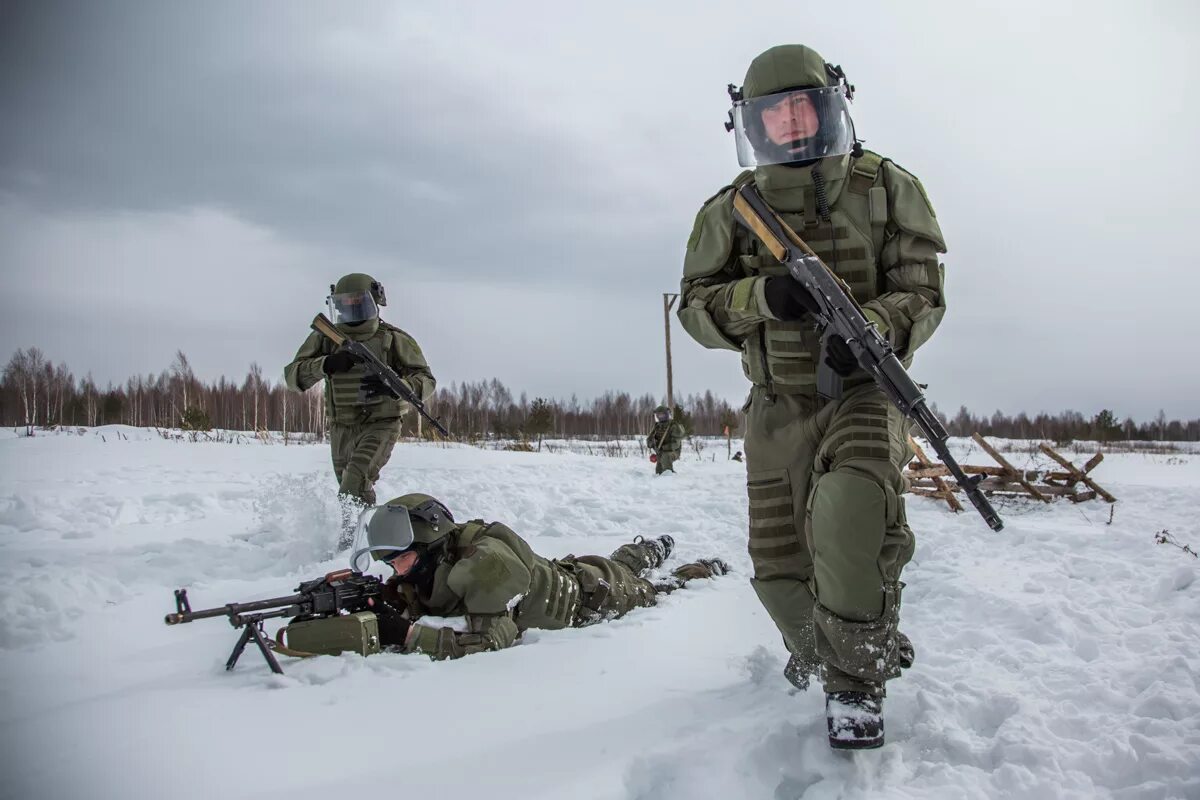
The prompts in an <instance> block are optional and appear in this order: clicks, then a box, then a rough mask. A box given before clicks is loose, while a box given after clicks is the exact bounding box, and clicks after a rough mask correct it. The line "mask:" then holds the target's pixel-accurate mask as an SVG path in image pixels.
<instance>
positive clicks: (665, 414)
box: [654, 411, 671, 422]
mask: <svg viewBox="0 0 1200 800" xmlns="http://www.w3.org/2000/svg"><path fill="white" fill-rule="evenodd" d="M670 418H671V412H670V411H655V412H654V421H655V422H666V421H667V420H669V419H670Z"/></svg>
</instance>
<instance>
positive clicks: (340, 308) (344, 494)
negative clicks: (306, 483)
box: [283, 273, 436, 549]
mask: <svg viewBox="0 0 1200 800" xmlns="http://www.w3.org/2000/svg"><path fill="white" fill-rule="evenodd" d="M329 289H330V294H329V298H328V303H329V314H330V319H331V320H332V321H333V323H334V324H335V325H336V326H337V328H338V330H339V331H341V332H342V333H344V334H346V336H348V337H350V338H351V339H354V340H355V341H359V342H362V343H364V344H365V345H366V346H367V347H369V348H370V349H371V350H372V351H374V352H375V354H376V355H378V356H379V357H380V358H381V359H382V360H383V361H384V363H386V364H387V365H388V366H390V367H391V368H392V369H394V370H395V371H396V373H397V374H398V375H399V376H400V377H401V379H403V380H404V382H405V383H407V384H408V386H409V389H411V391H412V393H413V394H414V395H415V396H417V397H419V398H421V401H422V402H424V401H425V400H426V399H428V398H429V396H430V395H431V394H433V390H434V388H435V386H436V382H435V381H434V378H433V373H432V372H430V371H429V365H428V364H426V363H425V356H424V355H422V354H421V348H420V347H419V346H417V343H416V340H414V339H413V338H412V337H411V336H409V335H408V334H407V333H405V332H404V331H402V330H400V329H399V328H397V327H396V326H394V325H389V324H388V323H386V322H384V321H383V320H381V319H380V318H379V306H384V305H387V295H386V294H385V293H384V290H383V285H382V284H381V283H379V281H377V280H375V279H374V278H372V277H371V276H370V275H363V274H361V273H351V274H350V275H346V276H344V277H342V278H341V279H340V280H339V281H338V282H337V283H336V284H334V285H332V286H330V287H329ZM283 377H284V380H285V381H286V382H287V385H288V388H289V389H292V390H294V391H297V392H303V391H305V390H307V389H308V388H309V387H311V386H313V385H314V384H316V383H317V382H318V381H320V380H324V381H325V409H326V412H327V414H328V416H329V440H330V445H331V448H332V451H333V472H334V475H336V476H337V480H338V499H339V500H340V501H341V503H342V522H343V525H342V537H341V540H340V541H339V542H338V547H339V549H340V548H344V547H347V546H348V545H349V544H350V538H351V536H352V535H353V533H354V521H355V520H356V519H357V517H358V513H359V511H361V510H362V508H363V507H364V506H368V505H374V504H375V488H374V487H375V481H377V480H378V479H379V472H380V470H381V469H383V465H384V464H386V463H387V461H388V458H389V457H390V456H391V454H392V447H393V445H394V444H395V442H396V438H397V437H398V436H399V435H400V417H401V415H402V414H403V413H404V412H405V410H406V409H407V407H408V404H407V403H404V402H403V401H401V400H400V399H399V398H397V397H396V396H395V395H393V394H392V393H391V391H390V390H389V389H388V388H387V387H386V386H384V385H383V383H382V382H381V381H379V380H378V379H377V378H375V376H373V375H370V373H368V372H367V371H366V370H365V368H363V367H362V366H360V365H359V364H358V363H356V359H355V357H354V356H352V355H351V354H350V353H347V352H345V351H344V350H338V349H336V348H335V347H334V345H333V343H332V342H331V341H330V340H329V339H328V338H326V337H325V336H322V335H321V334H320V333H317V332H316V331H314V332H312V333H311V334H309V336H308V338H307V339H305V340H304V344H302V345H300V349H299V350H298V351H297V352H296V357H295V358H294V359H292V363H290V364H288V365H287V366H286V367H284V370H283Z"/></svg>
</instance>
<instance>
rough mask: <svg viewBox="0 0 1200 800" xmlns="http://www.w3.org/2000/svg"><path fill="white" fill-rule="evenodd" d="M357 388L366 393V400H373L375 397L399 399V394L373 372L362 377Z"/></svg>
mask: <svg viewBox="0 0 1200 800" xmlns="http://www.w3.org/2000/svg"><path fill="white" fill-rule="evenodd" d="M358 390H359V391H360V392H362V393H363V394H365V395H366V397H367V399H368V400H374V399H375V398H376V397H394V398H396V399H397V400H399V399H400V395H398V394H396V393H395V392H393V391H392V390H391V388H390V387H389V386H388V385H387V384H386V383H384V382H383V378H381V377H379V376H378V375H375V374H374V373H372V374H370V375H368V376H367V377H365V378H363V379H362V383H360V384H359V385H358Z"/></svg>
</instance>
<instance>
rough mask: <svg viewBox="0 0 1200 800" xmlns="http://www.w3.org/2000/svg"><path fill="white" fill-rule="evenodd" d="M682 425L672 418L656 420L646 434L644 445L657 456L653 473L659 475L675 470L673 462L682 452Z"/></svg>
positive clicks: (683, 434)
mask: <svg viewBox="0 0 1200 800" xmlns="http://www.w3.org/2000/svg"><path fill="white" fill-rule="evenodd" d="M686 435H687V434H686V432H685V431H684V430H683V426H682V425H680V424H679V423H678V422H675V421H674V420H670V419H668V420H667V421H666V422H656V423H654V427H653V428H652V429H651V430H650V433H649V434H647V436H646V447H647V448H649V449H650V451H651V452H652V453H654V454H655V455H656V456H658V460H657V461H655V462H654V473H655V474H656V475H661V474H662V473H664V472H666V471H667V470H671V472H674V471H675V462H676V460H678V458H679V456H680V454H681V453H682V452H683V440H684V437H685V436H686Z"/></svg>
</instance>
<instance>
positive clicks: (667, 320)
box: [663, 292, 679, 412]
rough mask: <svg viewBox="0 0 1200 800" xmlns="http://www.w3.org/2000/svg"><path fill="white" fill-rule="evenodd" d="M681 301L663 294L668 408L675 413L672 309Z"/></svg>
mask: <svg viewBox="0 0 1200 800" xmlns="http://www.w3.org/2000/svg"><path fill="white" fill-rule="evenodd" d="M678 299H679V295H678V294H672V293H670V292H663V333H664V334H665V337H666V343H667V408H669V409H671V411H672V412H674V411H675V384H674V377H673V376H672V374H671V307H672V306H674V305H675V301H676V300H678Z"/></svg>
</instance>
